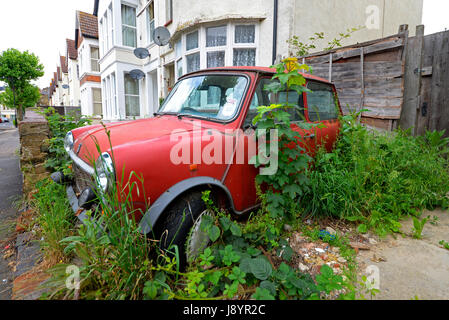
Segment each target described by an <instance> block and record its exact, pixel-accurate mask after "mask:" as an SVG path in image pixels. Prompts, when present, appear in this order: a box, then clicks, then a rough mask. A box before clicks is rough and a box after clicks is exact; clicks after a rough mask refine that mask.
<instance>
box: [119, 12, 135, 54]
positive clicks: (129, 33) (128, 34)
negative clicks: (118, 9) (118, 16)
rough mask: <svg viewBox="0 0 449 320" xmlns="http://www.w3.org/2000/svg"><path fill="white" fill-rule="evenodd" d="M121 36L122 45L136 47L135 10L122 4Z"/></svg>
mask: <svg viewBox="0 0 449 320" xmlns="http://www.w3.org/2000/svg"><path fill="white" fill-rule="evenodd" d="M122 36H123V45H124V46H127V47H132V48H135V47H137V17H136V8H133V7H130V6H127V5H124V4H122Z"/></svg>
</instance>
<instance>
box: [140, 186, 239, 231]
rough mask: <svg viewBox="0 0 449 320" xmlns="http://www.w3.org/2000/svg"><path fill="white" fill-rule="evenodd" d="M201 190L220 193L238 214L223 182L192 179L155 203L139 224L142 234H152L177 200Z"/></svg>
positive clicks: (174, 187) (171, 190) (166, 192)
mask: <svg viewBox="0 0 449 320" xmlns="http://www.w3.org/2000/svg"><path fill="white" fill-rule="evenodd" d="M201 188H204V189H213V190H214V191H218V192H219V193H220V194H221V196H223V197H224V198H225V200H226V201H227V203H228V204H229V208H230V209H231V210H232V211H233V213H235V212H236V211H235V209H234V201H233V198H232V195H231V192H230V191H229V190H228V188H227V187H226V186H225V185H224V184H223V183H222V182H221V181H219V180H217V179H214V178H211V177H195V178H190V179H187V180H183V181H181V182H178V183H177V184H175V185H174V186H172V187H170V188H169V189H168V190H166V191H165V192H164V193H163V194H162V195H161V196H160V197H159V198H158V199H157V200H156V201H155V202H154V204H153V205H152V206H151V208H150V209H148V211H147V212H146V213H145V214H144V216H143V218H142V220H141V221H140V223H139V227H140V230H141V232H142V233H143V234H148V233H150V232H151V231H152V230H153V227H154V226H156V225H157V223H158V220H159V218H160V217H161V216H162V215H163V214H164V213H165V211H166V209H167V208H168V207H169V206H170V205H171V204H172V203H173V202H174V201H176V199H178V198H179V197H181V196H182V195H184V194H186V193H188V192H191V191H197V190H198V189H201Z"/></svg>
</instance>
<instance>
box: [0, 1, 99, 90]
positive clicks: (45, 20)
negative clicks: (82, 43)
mask: <svg viewBox="0 0 449 320" xmlns="http://www.w3.org/2000/svg"><path fill="white" fill-rule="evenodd" d="M76 10H80V11H85V12H89V13H93V10H94V0H21V1H18V0H0V52H1V51H4V50H6V49H8V48H16V49H19V50H21V51H24V50H29V51H30V52H33V53H34V54H36V55H37V56H38V57H39V59H40V61H41V63H42V64H43V65H44V67H45V75H44V76H43V77H42V78H41V79H39V81H38V82H37V83H36V84H37V85H38V86H39V87H40V88H44V87H48V86H49V85H50V81H51V78H52V77H53V72H56V65H57V64H58V63H59V54H61V55H63V56H65V51H66V43H65V39H67V38H69V39H75V12H76Z"/></svg>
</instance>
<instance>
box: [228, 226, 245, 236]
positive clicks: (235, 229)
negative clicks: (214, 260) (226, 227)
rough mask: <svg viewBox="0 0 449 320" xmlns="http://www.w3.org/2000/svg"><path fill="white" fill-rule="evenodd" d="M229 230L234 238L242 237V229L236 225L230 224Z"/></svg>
mask: <svg viewBox="0 0 449 320" xmlns="http://www.w3.org/2000/svg"><path fill="white" fill-rule="evenodd" d="M230 229H231V232H232V234H233V235H234V236H236V237H241V236H242V229H241V228H240V227H239V226H238V225H237V224H236V223H233V224H231V228H230Z"/></svg>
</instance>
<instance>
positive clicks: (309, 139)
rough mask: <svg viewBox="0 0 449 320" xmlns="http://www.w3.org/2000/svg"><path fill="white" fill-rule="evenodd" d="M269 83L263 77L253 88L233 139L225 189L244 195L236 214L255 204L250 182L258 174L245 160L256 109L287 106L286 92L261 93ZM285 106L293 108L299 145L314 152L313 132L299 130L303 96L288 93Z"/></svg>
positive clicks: (251, 154) (250, 151)
mask: <svg viewBox="0 0 449 320" xmlns="http://www.w3.org/2000/svg"><path fill="white" fill-rule="evenodd" d="M272 81H273V80H272V79H271V78H270V77H264V78H261V79H260V80H259V82H258V84H257V86H256V89H255V92H254V96H253V99H252V101H251V104H250V106H249V108H248V111H247V114H246V117H245V120H244V122H243V125H242V129H243V135H242V136H241V138H237V145H236V149H237V152H236V156H235V157H234V164H232V165H231V167H230V169H229V173H228V175H227V177H226V182H227V183H226V185H227V186H228V187H229V188H230V189H233V190H234V191H239V192H240V193H244V194H245V197H243V199H242V200H241V202H238V203H235V206H236V209H237V210H238V211H240V210H243V209H247V208H250V207H252V206H254V205H255V204H256V203H257V197H256V189H255V184H254V181H255V178H256V176H257V175H258V174H259V169H256V168H255V167H254V165H253V164H250V163H249V160H250V159H252V158H253V157H254V156H255V155H256V153H255V151H256V150H255V149H254V145H253V147H249V146H250V145H251V143H253V142H254V130H253V129H254V127H253V119H254V117H255V116H256V115H257V107H259V106H267V105H271V104H278V103H285V102H287V93H286V92H280V93H278V94H273V93H271V92H269V91H266V90H264V87H265V85H267V84H269V83H271V82H272ZM288 102H289V103H290V104H292V105H294V106H295V108H292V109H290V113H291V115H292V117H291V121H292V123H291V126H292V129H293V130H295V131H297V132H298V133H299V135H300V136H301V137H303V138H304V139H300V141H299V145H300V146H301V147H303V148H304V149H305V150H306V151H307V152H308V153H309V154H310V153H311V152H313V151H314V150H315V139H314V135H313V134H314V133H313V129H311V130H305V129H303V128H301V127H300V126H299V123H300V122H302V121H307V119H306V116H305V104H304V95H303V94H298V93H297V92H296V91H290V92H289V93H288ZM303 141H305V143H303ZM243 154H244V159H245V162H244V163H243V164H242V163H241V161H237V158H240V159H242V155H243ZM239 155H240V156H239ZM239 177H240V179H239ZM241 177H244V179H243V180H242V179H241ZM235 181H239V182H240V183H239V186H238V188H239V190H236V188H237V186H235V185H234V184H235V183H234V182H235Z"/></svg>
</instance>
